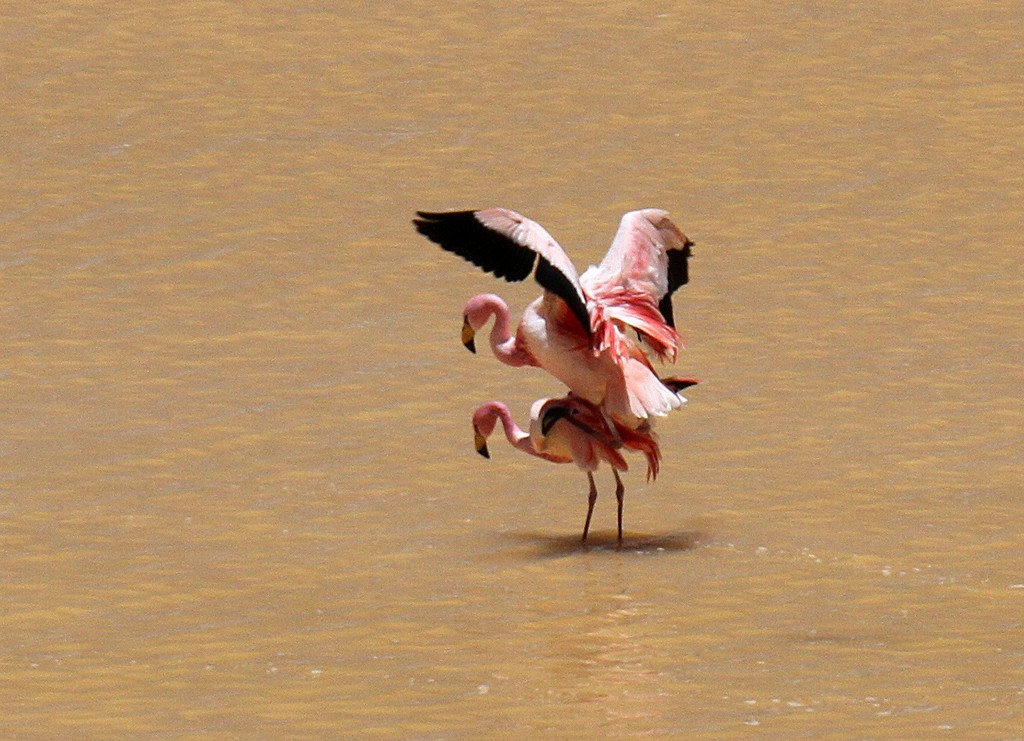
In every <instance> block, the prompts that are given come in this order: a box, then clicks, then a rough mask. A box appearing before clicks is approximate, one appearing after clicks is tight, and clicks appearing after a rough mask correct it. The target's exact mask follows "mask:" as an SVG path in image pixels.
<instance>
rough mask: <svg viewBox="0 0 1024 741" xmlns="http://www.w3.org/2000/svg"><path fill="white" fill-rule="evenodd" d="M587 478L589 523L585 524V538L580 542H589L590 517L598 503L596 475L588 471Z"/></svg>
mask: <svg viewBox="0 0 1024 741" xmlns="http://www.w3.org/2000/svg"><path fill="white" fill-rule="evenodd" d="M587 478H588V479H590V495H589V496H588V497H587V521H586V522H584V523H583V537H582V538H581V540H580V542H582V543H586V542H587V533H588V532H590V517H591V515H593V514H594V502H596V501H597V484H595V483H594V474H593V473H591V472H590V471H587Z"/></svg>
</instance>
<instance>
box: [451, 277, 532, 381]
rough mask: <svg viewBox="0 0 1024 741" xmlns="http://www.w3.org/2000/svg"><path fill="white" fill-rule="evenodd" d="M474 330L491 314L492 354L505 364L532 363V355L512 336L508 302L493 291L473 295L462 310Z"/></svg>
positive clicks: (485, 322) (483, 323)
mask: <svg viewBox="0 0 1024 741" xmlns="http://www.w3.org/2000/svg"><path fill="white" fill-rule="evenodd" d="M463 313H464V314H465V315H466V318H467V319H468V320H469V323H470V325H471V326H472V327H473V329H474V330H477V329H480V328H481V327H483V326H484V325H485V324H487V321H488V320H489V319H490V318H491V317H492V316H493V317H494V326H493V327H492V328H491V334H490V344H491V351H492V352H493V353H494V356H495V357H496V358H497V359H498V360H500V361H501V362H502V363H504V364H505V365H512V366H521V365H532V362H531V361H532V355H530V353H529V352H528V351H526V349H525V348H522V347H520V346H519V343H518V341H517V339H516V338H515V337H513V336H512V321H511V316H510V315H509V310H508V304H506V303H505V302H504V301H503V300H502V298H501V297H500V296H497V295H495V294H493V293H482V294H480V295H479V296H474V297H473V298H471V299H470V300H469V302H468V303H467V304H466V308H465V310H464V312H463Z"/></svg>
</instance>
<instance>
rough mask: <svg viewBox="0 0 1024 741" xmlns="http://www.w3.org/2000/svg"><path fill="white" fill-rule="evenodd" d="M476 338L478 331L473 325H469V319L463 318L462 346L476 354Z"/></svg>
mask: <svg viewBox="0 0 1024 741" xmlns="http://www.w3.org/2000/svg"><path fill="white" fill-rule="evenodd" d="M474 337H476V330H475V329H473V325H472V324H470V323H469V317H463V318H462V344H463V345H465V346H466V349H467V350H469V351H470V352H472V353H475V352H476V342H474V340H473V338H474Z"/></svg>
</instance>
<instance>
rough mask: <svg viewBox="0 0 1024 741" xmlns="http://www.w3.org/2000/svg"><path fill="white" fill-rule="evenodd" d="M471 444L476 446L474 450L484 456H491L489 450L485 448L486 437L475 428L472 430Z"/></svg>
mask: <svg viewBox="0 0 1024 741" xmlns="http://www.w3.org/2000/svg"><path fill="white" fill-rule="evenodd" d="M473 445H474V446H476V452H477V453H479V454H480V455H482V456H483V457H484V458H490V457H491V452H490V451H489V450H487V438H486V437H484V436H483V435H481V434H480V432H479V431H478V430H476V429H474V430H473Z"/></svg>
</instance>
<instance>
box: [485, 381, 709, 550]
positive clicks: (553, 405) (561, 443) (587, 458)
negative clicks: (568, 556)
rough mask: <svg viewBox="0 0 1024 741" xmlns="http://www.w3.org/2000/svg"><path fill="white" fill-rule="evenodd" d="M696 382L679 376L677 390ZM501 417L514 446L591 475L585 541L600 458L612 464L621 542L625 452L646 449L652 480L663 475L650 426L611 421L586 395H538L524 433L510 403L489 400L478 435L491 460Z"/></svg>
mask: <svg viewBox="0 0 1024 741" xmlns="http://www.w3.org/2000/svg"><path fill="white" fill-rule="evenodd" d="M694 383H696V381H694V380H692V379H686V380H680V381H678V382H677V384H678V388H679V389H681V388H684V387H685V386H691V385H693V384H694ZM499 420H500V421H501V424H502V427H503V428H504V431H505V437H506V439H508V441H509V443H510V444H511V445H512V447H514V448H517V449H519V450H521V451H523V452H524V453H529V454H530V455H533V456H536V457H538V458H543V459H544V460H548V461H551V462H553V463H575V464H576V465H577V466H578V467H579V468H580V469H581V470H583V471H585V472H586V474H587V480H588V481H589V482H590V493H589V496H588V498H587V520H586V522H585V523H584V524H583V541H584V542H585V541H586V540H587V533H588V532H589V531H590V519H591V517H592V516H593V514H594V503H595V502H596V501H597V485H596V484H595V483H594V471H596V470H597V468H598V466H599V465H600V464H601V462H602V461H603V462H605V463H607V464H608V465H609V466H611V469H612V473H613V474H614V476H615V498H616V499H617V500H618V526H619V530H618V532H619V542H620V543H621V542H622V503H623V500H624V498H625V491H626V490H625V486H624V485H623V483H622V479H621V478H620V477H619V471H626V470H628V469H629V464H628V463H627V462H626V459H625V458H624V457H623V455H622V452H621V451H622V450H623V449H625V450H633V451H638V452H640V453H643V454H644V456H645V457H646V458H647V479H648V480H649V481H650V480H653V479H655V478H656V477H657V475H658V467H659V465H660V462H661V449H660V448H659V447H658V440H657V438H656V437H655V436H654V433H653V432H652V431H651V430H649V429H644V430H634V429H632V428H631V427H628V426H626V425H622V424H619V423H617V422H614V421H612V422H611V424H609V421H608V418H607V417H606V416H605V415H604V414H602V413H601V410H600V409H598V408H597V407H596V406H594V405H593V404H591V403H590V402H588V401H585V400H584V399H580V398H579V397H576V396H573V395H571V394H570V395H569V396H565V397H563V398H560V399H538V400H537V401H535V402H534V403H533V407H532V408H531V409H530V431H529V432H525V431H524V430H522V429H520V427H519V426H518V425H517V424H516V423H515V420H514V419H513V418H512V413H511V412H510V411H509V409H508V407H507V406H506V405H505V404H503V403H502V402H500V401H491V402H488V403H487V404H484V405H483V406H481V407H480V408H479V409H477V410H476V412H475V413H474V414H473V434H474V437H475V441H474V442H475V445H476V449H477V452H478V453H480V455H482V456H484V457H485V458H490V452H489V450H488V448H487V438H488V437H489V436H490V435H491V433H492V432H493V431H494V428H495V426H496V425H497V423H498V421H499Z"/></svg>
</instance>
